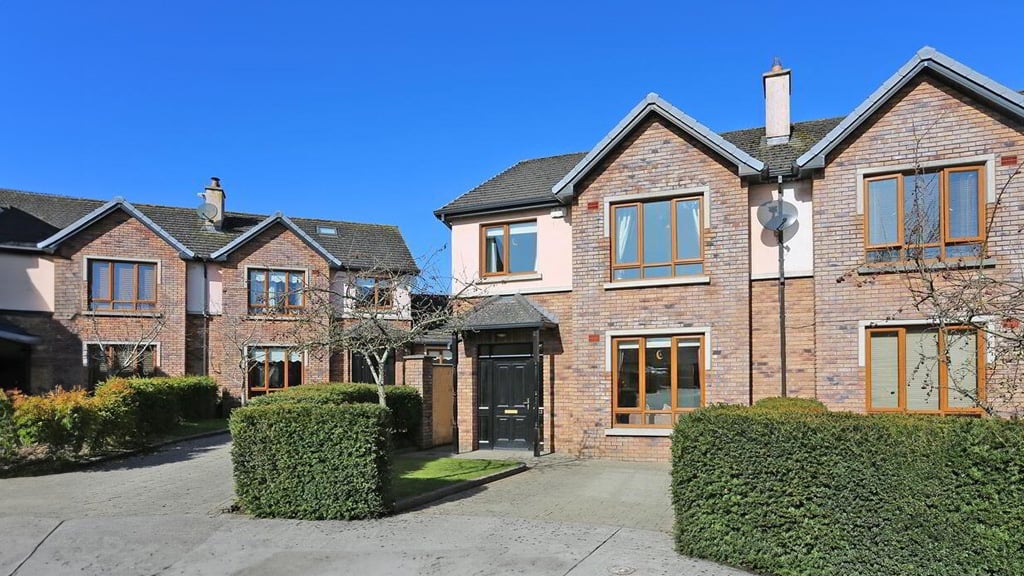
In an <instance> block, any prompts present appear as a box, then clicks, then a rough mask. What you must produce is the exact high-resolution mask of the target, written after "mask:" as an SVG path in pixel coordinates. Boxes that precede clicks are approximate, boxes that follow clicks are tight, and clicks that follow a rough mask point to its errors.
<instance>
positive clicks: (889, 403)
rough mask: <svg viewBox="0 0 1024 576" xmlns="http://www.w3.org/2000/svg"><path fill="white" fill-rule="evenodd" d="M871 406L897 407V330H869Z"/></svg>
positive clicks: (898, 361)
mask: <svg viewBox="0 0 1024 576" xmlns="http://www.w3.org/2000/svg"><path fill="white" fill-rule="evenodd" d="M868 337H869V342H868V345H869V346H870V347H871V349H870V350H871V407H872V408H899V405H900V394H899V385H900V356H899V352H900V339H899V334H898V333H897V332H871V333H869V335H868Z"/></svg>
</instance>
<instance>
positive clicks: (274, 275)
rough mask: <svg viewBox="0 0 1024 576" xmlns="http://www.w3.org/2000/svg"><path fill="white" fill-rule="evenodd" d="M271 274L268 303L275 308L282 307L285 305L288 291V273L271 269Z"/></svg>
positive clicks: (268, 286) (268, 285)
mask: <svg viewBox="0 0 1024 576" xmlns="http://www.w3.org/2000/svg"><path fill="white" fill-rule="evenodd" d="M269 276H270V280H269V282H268V284H267V300H268V304H269V305H270V306H271V307H273V308H281V307H283V306H284V302H285V293H286V292H287V291H288V288H287V282H288V273H287V272H281V271H279V270H271V271H270V272H269Z"/></svg>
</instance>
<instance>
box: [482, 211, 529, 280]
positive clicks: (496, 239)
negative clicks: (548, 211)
mask: <svg viewBox="0 0 1024 576" xmlns="http://www.w3.org/2000/svg"><path fill="white" fill-rule="evenodd" d="M481 233H482V236H481V240H482V247H481V250H480V252H481V254H482V255H483V262H482V263H481V270H483V276H506V275H509V274H529V273H531V272H536V271H537V222H536V221H531V222H515V223H512V224H497V225H494V226H484V227H483V228H482V229H481Z"/></svg>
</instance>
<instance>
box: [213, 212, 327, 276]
mask: <svg viewBox="0 0 1024 576" xmlns="http://www.w3.org/2000/svg"><path fill="white" fill-rule="evenodd" d="M275 224H280V225H282V226H284V227H285V228H287V229H289V230H291V231H292V232H293V233H294V234H295V235H296V236H298V237H299V239H301V240H302V241H303V242H305V243H306V245H307V246H309V247H310V248H312V249H313V251H315V252H317V253H318V254H320V255H321V256H323V257H324V258H326V259H327V261H328V262H330V263H331V264H332V265H334V266H335V267H341V260H338V259H337V258H336V257H335V256H334V255H333V254H331V253H330V252H328V251H327V249H326V248H324V247H323V246H321V245H320V244H319V243H317V241H316V240H313V239H312V238H310V236H309V234H306V232H305V231H304V230H302V229H301V228H299V227H298V226H296V225H295V223H294V222H292V221H291V220H289V219H288V217H287V216H285V215H284V214H281V213H280V212H276V213H274V214H272V215H270V216H268V217H267V218H265V219H264V220H263V221H262V222H260V223H259V224H257V225H255V226H253V227H252V228H249V229H248V230H246V231H245V233H243V234H241V235H239V236H238V237H236V238H235V239H234V240H232V241H231V242H228V243H227V244H225V245H224V246H223V247H221V248H220V249H219V250H217V251H215V252H212V253H211V254H210V258H212V259H214V260H226V259H227V257H228V254H231V253H232V252H234V251H235V250H237V249H238V248H239V247H241V246H243V245H244V244H246V243H248V242H249V241H250V240H252V239H253V238H255V237H256V236H258V235H259V234H260V233H261V232H263V231H264V230H267V229H268V228H270V227H271V226H273V225H275Z"/></svg>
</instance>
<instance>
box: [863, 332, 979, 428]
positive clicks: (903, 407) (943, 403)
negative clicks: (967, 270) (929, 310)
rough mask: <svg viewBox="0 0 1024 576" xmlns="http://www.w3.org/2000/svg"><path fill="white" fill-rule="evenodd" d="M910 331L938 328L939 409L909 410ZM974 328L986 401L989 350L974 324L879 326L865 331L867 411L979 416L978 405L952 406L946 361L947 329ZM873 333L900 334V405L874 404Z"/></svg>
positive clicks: (898, 367) (898, 358) (865, 401)
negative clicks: (907, 358)
mask: <svg viewBox="0 0 1024 576" xmlns="http://www.w3.org/2000/svg"><path fill="white" fill-rule="evenodd" d="M907 330H911V331H922V330H935V331H937V333H938V334H937V335H938V350H937V351H936V353H937V354H938V356H937V358H938V359H939V408H938V410H909V409H907V373H906V372H907V367H906V363H907V362H906V354H907ZM967 330H970V331H973V332H974V333H975V338H976V339H977V347H978V350H977V354H978V355H977V359H976V360H975V365H976V366H977V371H978V373H977V376H976V377H977V380H978V400H979V401H984V399H985V385H986V381H985V366H986V356H985V354H986V352H985V333H984V332H982V331H981V330H978V329H977V328H975V327H973V326H960V325H956V326H946V327H943V328H939V327H937V326H932V327H928V326H925V327H916V326H880V327H877V328H866V329H865V331H864V332H865V334H864V370H865V375H864V378H865V397H864V408H865V411H867V412H868V413H872V414H880V413H886V412H888V413H900V414H934V415H952V414H974V415H980V414H982V413H983V412H984V411H983V410H982V408H981V407H979V406H974V407H970V408H950V407H949V364H948V362H947V361H946V359H945V358H946V338H947V333H948V332H962V331H967ZM873 334H896V335H897V346H898V347H899V350H897V361H896V362H897V372H898V382H897V384H896V386H897V390H896V393H897V406H896V408H874V407H872V406H871V336H872V335H873Z"/></svg>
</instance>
